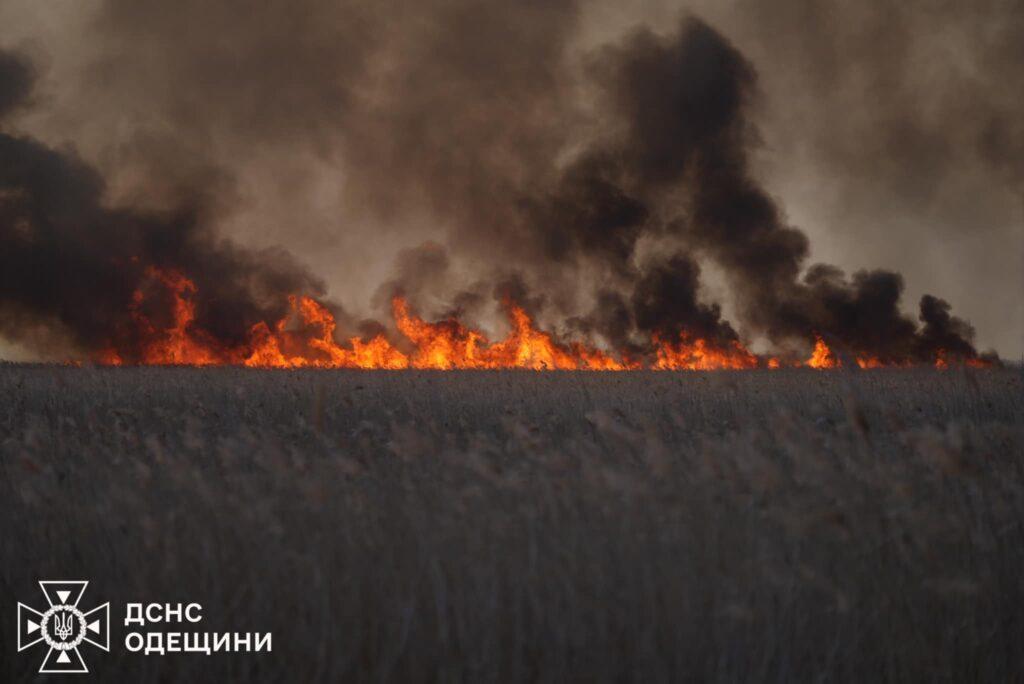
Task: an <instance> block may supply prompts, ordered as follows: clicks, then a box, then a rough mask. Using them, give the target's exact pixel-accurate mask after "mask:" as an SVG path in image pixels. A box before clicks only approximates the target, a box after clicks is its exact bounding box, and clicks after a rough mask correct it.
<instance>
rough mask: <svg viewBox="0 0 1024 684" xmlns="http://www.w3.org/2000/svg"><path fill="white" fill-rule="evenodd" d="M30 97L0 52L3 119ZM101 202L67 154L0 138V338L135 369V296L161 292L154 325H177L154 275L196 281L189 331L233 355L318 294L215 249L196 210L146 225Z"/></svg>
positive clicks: (217, 242) (267, 257) (296, 270)
mask: <svg viewBox="0 0 1024 684" xmlns="http://www.w3.org/2000/svg"><path fill="white" fill-rule="evenodd" d="M30 89H31V70H30V69H29V68H28V66H27V65H26V63H25V62H24V60H22V59H20V58H18V57H17V56H15V55H12V54H9V53H2V52H0V104H2V105H3V107H4V109H5V110H8V111H9V110H11V109H13V108H15V107H17V106H18V105H20V104H21V103H22V102H23V100H24V98H26V97H27V96H28V94H29V92H30ZM2 113H3V110H0V114H2ZM0 124H2V120H0ZM104 193H105V185H104V182H103V179H102V178H101V177H100V176H99V174H98V173H97V172H96V171H95V170H94V169H92V168H91V167H90V166H89V165H87V164H85V163H84V162H82V161H81V160H80V159H78V158H77V157H76V156H75V154H74V153H73V152H71V151H67V150H62V151H57V150H53V149H50V148H48V147H46V146H45V145H42V144H41V143H39V142H37V141H35V140H32V139H30V138H27V137H21V136H16V135H12V134H9V133H5V132H2V131H0V244H2V245H3V249H2V250H0V307H2V310H3V315H2V316H0V335H3V336H4V337H6V338H8V339H13V340H23V341H26V342H29V343H31V344H32V345H34V346H35V347H36V348H37V349H38V350H40V351H41V352H43V353H45V352H46V351H47V350H48V349H50V348H54V347H57V346H59V347H62V348H64V349H68V348H70V349H72V350H75V351H77V352H78V353H83V352H84V353H86V354H88V353H91V352H95V351H97V350H100V349H105V348H108V347H113V348H115V349H117V350H118V351H119V352H120V353H121V354H122V356H123V357H124V358H125V359H126V360H129V361H130V360H133V359H135V358H137V357H138V353H139V345H140V344H141V343H142V342H143V340H141V339H139V337H138V335H139V332H140V331H139V330H138V329H137V327H136V326H135V325H134V324H133V322H132V321H131V320H130V311H131V310H132V307H133V295H134V293H135V292H136V291H137V290H144V289H145V288H147V287H150V288H151V289H154V290H156V292H155V293H154V296H153V297H152V298H151V300H149V301H147V302H145V306H146V307H147V310H146V311H145V313H146V315H147V316H149V317H150V318H151V319H152V320H153V321H154V322H155V324H156V325H158V326H161V325H162V326H166V325H170V323H171V317H172V315H173V313H172V310H171V306H172V302H171V301H169V300H168V298H167V297H166V293H165V292H161V289H162V288H159V287H156V288H153V287H152V285H153V283H152V282H151V281H152V280H153V276H152V273H153V271H152V269H153V268H156V269H160V270H161V271H163V272H171V271H173V272H177V273H180V274H183V275H185V276H187V277H188V278H190V279H191V280H193V282H194V283H195V285H196V287H197V288H198V292H199V293H200V295H199V296H198V297H197V298H196V304H197V310H196V322H195V325H196V326H197V328H198V329H200V330H202V331H204V332H205V333H206V334H208V335H210V336H212V337H213V338H214V339H216V340H217V341H219V342H220V343H222V344H224V345H226V346H229V347H230V346H236V345H239V344H242V343H243V342H244V341H245V340H246V339H247V333H248V331H249V329H250V327H251V326H252V325H253V324H255V323H257V322H259V321H266V322H268V323H272V322H274V321H276V320H278V319H279V318H280V317H281V316H282V315H284V313H285V312H286V310H287V306H288V300H287V295H288V294H293V293H294V294H299V293H309V294H322V293H323V286H322V285H321V284H320V282H319V281H318V280H317V279H315V278H313V277H312V276H310V275H309V274H308V273H306V272H305V271H304V270H303V269H301V268H300V267H299V266H298V265H297V264H296V263H295V262H294V260H293V259H292V258H291V257H290V256H289V255H287V254H286V253H284V252H282V251H280V250H265V251H259V252H257V251H252V250H247V249H244V248H241V247H239V246H237V245H234V244H232V243H231V242H229V241H225V240H222V239H219V238H218V237H217V236H216V235H215V234H214V233H213V232H212V231H211V230H210V228H209V226H208V224H207V223H205V221H204V212H203V207H202V205H201V204H196V205H195V206H192V207H183V208H180V209H179V210H177V211H175V212H169V213H155V212H154V213H141V212H138V211H130V210H123V209H113V208H109V207H107V206H106V205H105V203H104ZM199 199H201V198H197V202H198V200H199ZM135 306H136V308H138V305H137V304H136V305H135ZM26 338H29V339H26Z"/></svg>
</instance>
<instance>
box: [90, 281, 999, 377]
mask: <svg viewBox="0 0 1024 684" xmlns="http://www.w3.org/2000/svg"><path fill="white" fill-rule="evenodd" d="M145 273H146V280H145V281H144V283H143V286H141V287H140V288H139V289H137V290H136V291H135V292H134V293H133V295H132V299H131V303H130V304H129V311H128V313H129V318H130V321H131V325H132V326H133V329H132V330H131V331H130V334H129V335H128V336H127V338H128V339H130V340H132V342H131V343H130V344H129V345H128V347H129V348H134V347H137V349H136V351H135V352H128V351H125V350H124V349H123V348H122V347H120V346H118V345H115V344H113V343H111V344H110V345H108V346H107V347H105V348H103V349H101V350H100V351H98V352H96V353H95V354H93V355H92V361H93V362H95V363H98V364H102V365H111V366H120V365H123V364H125V363H126V362H128V360H129V359H130V360H131V362H133V363H141V364H144V365H191V366H210V365H237V366H249V367H254V368H366V369H394V370H398V369H404V368H422V369H440V370H449V369H500V368H523V369H531V370H594V371H622V370H638V369H641V368H650V369H652V370H717V369H735V370H741V369H749V368H758V367H766V368H769V369H777V368H781V367H782V366H783V365H796V366H800V365H803V366H808V367H810V368H817V369H826V368H839V367H840V366H841V365H842V364H841V363H840V361H839V358H838V357H837V356H836V355H835V354H834V353H833V351H832V350H831V349H830V348H829V346H828V345H827V344H826V343H825V341H824V340H823V339H822V338H821V336H815V345H814V350H813V352H812V354H811V357H810V358H809V359H807V360H806V361H804V362H803V363H799V362H797V363H793V362H791V361H781V360H780V359H779V358H776V357H771V358H767V359H764V358H763V357H758V356H757V355H755V354H753V353H751V352H750V351H749V350H748V349H747V348H746V347H745V346H743V345H742V344H741V343H740V342H738V341H732V342H730V343H729V344H726V345H719V344H716V343H714V342H711V341H709V340H706V339H703V338H700V337H693V336H691V335H689V334H688V333H686V332H683V333H681V334H680V335H679V337H678V339H675V340H664V339H661V338H660V337H658V336H654V338H653V339H652V344H653V352H652V355H651V362H650V363H645V362H644V361H642V360H640V359H634V358H630V357H629V356H628V355H623V354H612V353H609V352H607V351H604V350H602V349H599V348H596V347H593V346H589V345H587V344H584V343H582V342H560V341H558V340H557V339H556V338H555V337H554V336H553V335H552V334H551V333H549V332H545V331H544V330H541V329H539V328H538V327H537V325H536V324H535V322H534V320H533V319H532V318H531V317H530V315H529V314H528V313H527V312H526V310H525V309H523V308H522V307H521V306H519V305H517V304H516V303H514V302H511V301H506V302H505V312H506V315H507V316H508V326H509V333H508V334H507V335H506V336H505V338H504V339H502V340H499V341H496V342H492V341H491V340H490V339H489V338H488V337H487V335H486V334H485V333H483V332H482V331H479V330H474V329H472V328H470V327H467V326H466V325H464V324H463V323H461V322H460V321H458V320H456V319H454V318H447V319H444V320H440V321H436V322H432V323H431V322H428V321H425V320H423V319H422V318H420V317H419V316H417V315H416V314H414V313H413V312H412V311H411V310H410V307H409V304H408V302H407V301H406V300H405V299H404V298H402V297H395V298H394V299H393V300H392V303H391V310H392V315H393V317H394V322H395V326H396V328H397V329H398V331H399V333H401V335H402V337H403V338H404V340H403V341H402V343H401V347H399V346H396V345H395V344H393V343H392V342H391V341H390V340H389V339H388V338H387V337H386V336H385V335H384V334H377V335H375V336H374V337H372V338H370V339H364V338H362V337H350V338H348V339H347V340H345V341H343V342H341V343H339V341H338V340H337V338H336V333H337V322H336V320H335V317H334V314H333V313H332V312H331V310H330V309H329V308H328V307H326V306H325V305H324V304H322V303H320V302H318V301H317V300H315V299H313V298H311V297H307V296H291V297H289V298H288V307H287V310H286V312H285V314H284V315H283V316H282V317H281V318H280V320H277V321H273V322H267V321H260V322H258V323H256V324H255V325H253V326H252V327H251V328H250V329H249V331H248V336H247V338H246V339H245V340H244V341H243V342H241V343H238V344H237V346H231V345H228V344H225V343H223V342H220V341H218V340H217V339H215V338H214V336H213V335H212V334H210V333H209V332H208V331H206V330H204V329H203V328H202V326H201V325H199V324H197V322H196V298H197V295H198V288H197V287H196V284H195V283H194V282H193V281H192V280H190V279H189V278H187V277H186V276H185V275H183V274H182V273H179V272H177V271H174V270H169V269H159V268H155V267H150V268H148V269H147V270H146V272H145ZM154 292H162V293H163V294H166V295H167V296H169V297H170V302H171V303H170V307H169V312H168V315H167V318H169V320H164V321H163V322H162V323H161V322H158V321H156V320H154V318H153V315H152V313H151V310H153V309H154V307H153V306H152V302H150V298H151V297H152V295H153V293H154ZM155 308H157V309H159V307H155ZM132 345H134V347H133V346H132ZM855 361H856V363H857V365H858V366H859V367H860V368H865V369H866V368H881V367H884V366H891V365H907V364H906V363H904V364H893V363H890V362H883V361H882V360H881V359H879V358H878V357H877V356H873V355H868V354H864V355H860V356H857V357H856V358H855ZM963 363H964V364H965V365H968V366H971V367H979V368H983V367H988V366H990V365H992V364H991V362H989V361H987V360H985V359H967V360H964V361H963ZM949 365H950V361H949V359H948V358H947V354H946V352H945V351H942V350H940V351H939V352H938V354H937V355H936V359H935V367H936V368H948V367H949Z"/></svg>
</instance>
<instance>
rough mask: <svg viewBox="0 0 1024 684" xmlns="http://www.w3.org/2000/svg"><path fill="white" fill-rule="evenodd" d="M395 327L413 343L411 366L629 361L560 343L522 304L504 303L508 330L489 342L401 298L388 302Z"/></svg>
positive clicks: (576, 365)
mask: <svg viewBox="0 0 1024 684" xmlns="http://www.w3.org/2000/svg"><path fill="white" fill-rule="evenodd" d="M391 308H392V314H393V315H394V319H395V324H396V325H397V327H398V330H399V332H401V333H402V335H404V336H405V337H406V338H407V339H408V340H409V341H410V342H412V344H413V345H414V346H415V348H416V349H415V351H414V352H413V353H412V356H411V358H410V365H411V366H412V367H413V368H436V369H442V370H448V369H453V368H460V369H464V368H491V369H496V368H528V369H532V370H626V369H627V368H629V367H630V366H629V365H627V364H626V363H624V362H622V361H619V360H617V359H615V358H614V357H612V356H610V355H609V354H606V353H605V352H603V351H601V350H599V349H594V348H590V347H586V346H584V345H582V344H578V343H577V344H572V345H562V344H559V343H557V342H555V340H554V339H553V338H552V336H551V335H550V334H549V333H546V332H544V331H541V330H538V329H537V328H536V327H535V326H534V324H533V320H532V319H531V318H530V315H529V314H527V313H526V311H525V310H523V309H522V307H519V306H517V305H515V304H512V303H506V308H507V310H508V315H509V324H510V327H511V331H510V332H509V334H508V337H506V338H505V339H504V340H501V341H500V342H494V343H492V342H490V341H489V340H488V338H487V336H486V335H484V334H483V333H482V332H480V331H478V330H471V329H469V328H466V327H465V326H463V325H462V324H461V323H459V322H458V321H456V320H454V319H447V320H443V321H439V322H437V323H428V322H426V321H424V320H423V319H421V318H419V317H418V316H415V315H413V314H411V313H410V312H409V305H408V303H407V302H406V301H405V300H404V299H402V298H401V297H396V298H395V299H394V300H393V301H392V307H391Z"/></svg>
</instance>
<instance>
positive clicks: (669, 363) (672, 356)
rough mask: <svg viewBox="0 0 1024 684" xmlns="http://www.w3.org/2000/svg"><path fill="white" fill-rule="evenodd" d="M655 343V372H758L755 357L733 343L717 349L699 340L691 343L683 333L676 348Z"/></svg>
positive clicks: (736, 343) (741, 346)
mask: <svg viewBox="0 0 1024 684" xmlns="http://www.w3.org/2000/svg"><path fill="white" fill-rule="evenodd" d="M655 343H656V344H657V351H656V354H657V358H656V360H655V362H654V369H655V370H717V369H722V368H728V369H733V370H742V369H745V368H757V365H758V361H757V357H756V356H754V355H753V354H751V353H750V352H749V351H747V349H746V347H744V346H743V345H742V344H740V343H739V342H736V341H733V343H732V346H731V347H729V348H716V347H714V346H712V345H710V344H708V343H707V342H706V341H705V340H704V339H702V338H699V337H698V338H697V339H695V340H693V341H692V342H691V341H689V339H688V337H687V335H686V334H685V333H684V334H682V335H680V337H679V342H678V343H677V344H669V343H665V342H662V341H661V340H660V339H657V338H655Z"/></svg>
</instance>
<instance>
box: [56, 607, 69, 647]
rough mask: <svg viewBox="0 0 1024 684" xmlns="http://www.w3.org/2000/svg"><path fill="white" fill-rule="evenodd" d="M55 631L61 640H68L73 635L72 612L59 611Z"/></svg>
mask: <svg viewBox="0 0 1024 684" xmlns="http://www.w3.org/2000/svg"><path fill="white" fill-rule="evenodd" d="M54 618H55V619H54V621H53V632H54V634H56V635H57V636H58V637H59V638H60V640H61V641H67V640H68V637H69V636H71V631H72V626H71V613H58V614H57V615H55V616H54Z"/></svg>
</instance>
